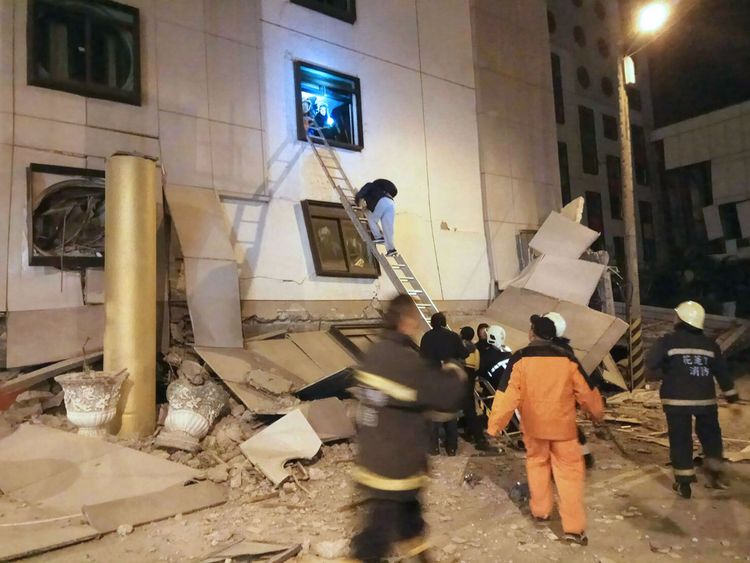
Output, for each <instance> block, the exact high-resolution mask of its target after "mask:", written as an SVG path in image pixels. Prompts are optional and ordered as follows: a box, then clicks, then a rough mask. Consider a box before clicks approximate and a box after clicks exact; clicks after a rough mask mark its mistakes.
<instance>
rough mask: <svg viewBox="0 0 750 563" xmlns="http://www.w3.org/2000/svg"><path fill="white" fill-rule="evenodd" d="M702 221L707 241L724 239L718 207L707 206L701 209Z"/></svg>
mask: <svg viewBox="0 0 750 563" xmlns="http://www.w3.org/2000/svg"><path fill="white" fill-rule="evenodd" d="M703 221H704V222H705V224H706V235H708V240H716V239H720V238H724V228H723V227H722V226H721V217H720V215H719V206H718V205H709V206H708V207H704V208H703Z"/></svg>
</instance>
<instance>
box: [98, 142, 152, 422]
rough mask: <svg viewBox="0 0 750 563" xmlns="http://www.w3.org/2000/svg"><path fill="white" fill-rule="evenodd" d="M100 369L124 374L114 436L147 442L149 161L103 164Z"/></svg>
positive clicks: (120, 158)
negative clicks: (103, 315) (103, 291)
mask: <svg viewBox="0 0 750 563" xmlns="http://www.w3.org/2000/svg"><path fill="white" fill-rule="evenodd" d="M105 182H106V188H105V190H106V191H105V193H106V199H105V205H106V218H105V225H104V226H105V245H104V252H105V257H104V276H105V280H106V298H105V313H106V325H105V329H104V369H105V370H107V371H118V370H121V369H123V368H127V370H128V373H129V374H130V375H129V377H128V378H127V379H126V380H125V383H124V384H123V389H122V398H121V400H120V408H119V409H118V415H119V416H118V417H116V419H115V421H114V426H113V430H114V431H115V432H117V433H119V434H120V435H121V436H134V435H137V436H146V435H149V434H151V433H153V431H154V428H155V425H156V195H155V190H156V186H157V170H156V163H155V162H154V161H153V160H150V159H148V158H144V157H141V156H133V155H128V154H115V155H113V156H112V157H110V158H109V159H108V160H107V172H106V180H105Z"/></svg>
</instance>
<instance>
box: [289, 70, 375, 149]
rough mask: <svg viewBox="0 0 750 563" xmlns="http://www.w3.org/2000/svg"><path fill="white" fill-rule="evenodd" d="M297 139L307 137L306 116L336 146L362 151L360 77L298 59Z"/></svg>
mask: <svg viewBox="0 0 750 563" xmlns="http://www.w3.org/2000/svg"><path fill="white" fill-rule="evenodd" d="M294 90H295V94H296V97H297V101H296V102H297V138H298V139H299V140H300V141H305V140H307V136H306V130H305V129H306V126H305V119H310V120H313V121H315V124H316V125H317V127H320V130H321V131H322V133H323V136H324V137H325V138H326V139H327V140H328V143H329V144H331V145H332V146H334V147H341V148H344V149H351V150H356V151H359V150H362V148H363V147H364V144H363V141H362V104H361V101H360V86H359V78H356V77H354V76H348V75H346V74H341V73H339V72H335V71H333V70H328V69H325V68H322V67H318V66H314V65H310V64H307V63H303V62H301V61H295V63H294Z"/></svg>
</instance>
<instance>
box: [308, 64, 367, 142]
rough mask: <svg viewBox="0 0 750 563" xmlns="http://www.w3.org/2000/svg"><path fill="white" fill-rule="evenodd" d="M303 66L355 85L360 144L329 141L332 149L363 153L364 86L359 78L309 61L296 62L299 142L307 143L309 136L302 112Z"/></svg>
mask: <svg viewBox="0 0 750 563" xmlns="http://www.w3.org/2000/svg"><path fill="white" fill-rule="evenodd" d="M303 66H305V67H308V68H311V69H314V70H318V71H321V72H326V73H329V74H333V75H336V76H338V77H340V78H342V79H344V80H350V81H352V82H353V83H354V92H353V93H354V97H355V98H356V101H357V116H358V117H359V119H358V120H357V137H358V138H359V143H358V144H356V145H352V144H349V143H341V142H339V141H332V140H330V139H328V144H329V145H331V146H332V147H336V148H339V149H346V150H350V151H356V152H361V151H362V150H363V149H364V148H365V138H364V134H363V123H362V122H363V119H364V118H363V115H362V84H361V83H360V81H359V77H357V76H351V75H349V74H344V73H343V72H339V71H337V70H333V69H330V68H326V67H324V66H320V65H316V64H313V63H308V62H307V61H303V60H295V61H294V105H295V120H296V122H297V140H298V141H305V142H307V135H305V125H304V123H303V121H302V112H301V111H300V110H301V109H302V90H301V88H300V84H301V83H302V67H303ZM313 142H315V143H318V144H321V143H322V141H313Z"/></svg>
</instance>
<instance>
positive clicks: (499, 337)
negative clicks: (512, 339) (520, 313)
mask: <svg viewBox="0 0 750 563" xmlns="http://www.w3.org/2000/svg"><path fill="white" fill-rule="evenodd" d="M487 342H488V343H489V344H490V345H491V346H493V347H495V348H497V349H498V350H503V349H504V348H505V329H504V328H503V327H501V326H500V325H492V326H491V327H489V328H487Z"/></svg>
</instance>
